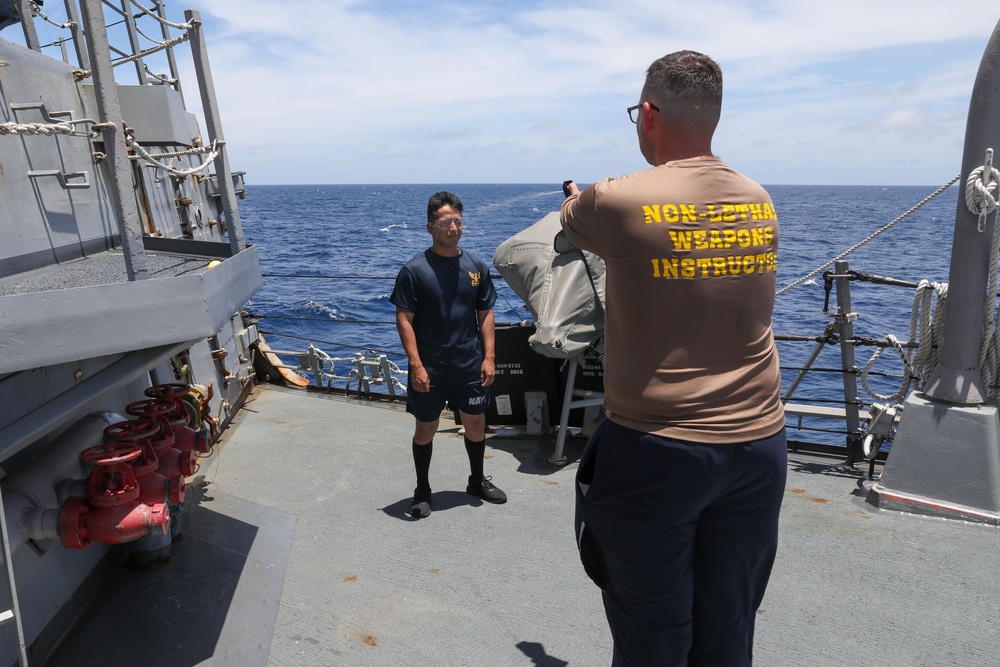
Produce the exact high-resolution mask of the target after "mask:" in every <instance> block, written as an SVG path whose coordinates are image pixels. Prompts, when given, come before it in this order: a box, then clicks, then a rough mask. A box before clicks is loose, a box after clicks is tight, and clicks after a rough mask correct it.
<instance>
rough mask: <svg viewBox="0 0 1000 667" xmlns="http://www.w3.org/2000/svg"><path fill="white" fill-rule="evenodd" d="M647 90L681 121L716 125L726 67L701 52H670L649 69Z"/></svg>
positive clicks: (719, 111)
mask: <svg viewBox="0 0 1000 667" xmlns="http://www.w3.org/2000/svg"><path fill="white" fill-rule="evenodd" d="M646 91H647V93H648V94H649V95H650V96H651V97H652V98H653V99H654V101H656V102H657V103H658V104H660V105H661V107H666V108H667V109H664V111H666V112H667V113H668V114H670V115H671V116H673V117H674V118H675V119H677V120H681V121H682V122H687V123H695V124H699V125H705V124H710V125H711V126H712V127H714V126H715V125H716V124H718V122H719V116H720V115H721V113H722V70H721V69H719V65H718V63H716V62H715V61H714V60H712V59H711V58H709V57H708V56H706V55H705V54H703V53H698V52H697V51H676V52H674V53H668V54H667V55H665V56H663V57H662V58H660V59H659V60H656V61H654V62H653V64H652V65H650V66H649V69H648V70H647V71H646Z"/></svg>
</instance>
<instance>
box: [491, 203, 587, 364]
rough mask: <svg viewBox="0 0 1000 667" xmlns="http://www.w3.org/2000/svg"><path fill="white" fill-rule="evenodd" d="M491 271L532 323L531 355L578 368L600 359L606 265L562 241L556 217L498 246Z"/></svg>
mask: <svg viewBox="0 0 1000 667" xmlns="http://www.w3.org/2000/svg"><path fill="white" fill-rule="evenodd" d="M557 235H558V237H559V239H558V241H557V239H556V237H557ZM493 266H495V267H496V269H497V271H499V272H500V275H501V276H503V278H504V280H505V281H507V284H508V285H510V287H511V289H513V290H514V293H515V294H517V295H518V296H519V297H521V299H522V300H524V303H525V305H526V306H527V307H528V310H529V311H531V315H532V317H534V319H535V333H534V334H533V335H532V336H531V337H530V338H529V339H528V343H529V344H530V345H531V347H532V349H533V350H535V351H536V352H538V353H539V354H543V355H545V356H547V357H554V358H557V359H573V360H575V361H577V362H578V363H580V364H581V365H582V364H586V363H588V362H592V361H593V360H594V359H596V358H597V357H599V356H601V355H602V354H603V353H604V273H605V268H604V260H603V259H601V258H600V257H598V256H597V255H594V254H593V253H589V252H586V251H584V250H580V249H579V248H575V247H573V246H572V245H571V244H570V243H569V241H567V240H566V237H565V236H564V235H563V234H562V227H561V226H560V224H559V214H558V213H555V212H553V213H549V214H548V215H546V216H545V217H544V218H542V219H541V220H539V221H538V222H536V223H535V224H533V225H532V226H530V227H528V228H527V229H525V230H523V231H521V232H518V233H517V234H515V235H514V236H512V237H510V238H509V239H507V240H506V241H504V242H503V243H501V244H500V246H499V247H498V248H497V250H496V252H495V253H493Z"/></svg>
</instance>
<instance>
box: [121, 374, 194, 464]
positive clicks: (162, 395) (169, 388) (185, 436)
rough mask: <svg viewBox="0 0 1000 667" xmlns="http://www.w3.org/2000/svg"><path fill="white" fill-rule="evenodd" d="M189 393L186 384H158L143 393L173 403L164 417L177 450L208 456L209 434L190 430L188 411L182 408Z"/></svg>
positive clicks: (189, 390) (189, 388)
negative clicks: (187, 450)
mask: <svg viewBox="0 0 1000 667" xmlns="http://www.w3.org/2000/svg"><path fill="white" fill-rule="evenodd" d="M190 392H191V387H189V386H188V385H186V384H158V385H154V386H152V387H149V388H148V389H146V391H145V392H144V393H145V394H146V396H149V397H150V398H155V399H167V400H170V401H172V402H173V405H174V409H173V410H172V411H171V412H170V413H169V414H167V415H166V418H167V421H168V422H169V423H170V428H171V429H172V430H173V432H174V437H175V438H176V439H177V445H176V446H177V448H178V449H180V450H185V449H192V450H194V451H197V452H200V453H202V454H208V453H209V452H210V451H212V438H211V434H210V432H209V431H208V430H206V429H202V430H200V431H196V430H195V429H193V428H191V425H190V421H189V417H188V411H187V408H186V407H185V406H184V400H183V397H184V396H187V395H188V394H189V393H190ZM126 411H127V408H126Z"/></svg>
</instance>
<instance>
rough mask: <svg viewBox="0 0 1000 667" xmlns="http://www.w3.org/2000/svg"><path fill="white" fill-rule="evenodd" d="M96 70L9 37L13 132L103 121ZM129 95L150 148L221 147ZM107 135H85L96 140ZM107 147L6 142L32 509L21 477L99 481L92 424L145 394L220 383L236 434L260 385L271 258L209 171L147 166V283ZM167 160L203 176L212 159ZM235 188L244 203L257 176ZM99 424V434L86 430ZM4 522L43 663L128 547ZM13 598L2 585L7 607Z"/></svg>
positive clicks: (13, 417)
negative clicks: (233, 221) (263, 255)
mask: <svg viewBox="0 0 1000 667" xmlns="http://www.w3.org/2000/svg"><path fill="white" fill-rule="evenodd" d="M79 69H80V68H78V67H75V66H72V65H70V64H67V63H64V62H62V61H59V60H55V59H53V58H50V57H48V56H47V55H44V54H42V53H40V52H38V51H36V50H32V49H28V48H25V47H23V46H20V45H18V44H14V43H12V42H10V41H8V40H5V39H3V38H2V37H0V123H18V124H26V125H36V126H41V125H45V124H51V123H59V122H65V121H74V122H75V121H83V119H91V120H92V121H94V122H100V120H101V119H100V118H99V111H98V105H97V103H96V101H95V86H93V85H92V84H91V83H89V82H83V81H81V80H79V79H78V77H77V75H76V73H77V71H78V70H79ZM116 88H117V91H118V97H119V101H120V104H121V114H122V118H123V120H124V121H125V123H126V124H127V125H129V126H130V127H133V128H134V130H135V138H136V140H137V141H138V142H139V143H140V144H141V145H142V146H143V147H144V148H145V149H146V150H147V151H149V152H150V153H153V154H165V153H168V152H170V153H175V152H177V151H183V150H184V149H187V148H192V147H198V146H201V145H203V144H205V145H207V144H208V143H209V140H208V139H207V138H206V137H203V136H202V133H201V131H200V129H199V124H198V121H197V119H196V118H195V116H194V115H192V114H191V113H189V112H187V111H186V109H185V108H184V103H183V99H182V96H181V94H180V93H179V92H178V91H177V90H174V89H173V88H171V87H169V86H166V85H117V86H116ZM92 125H93V123H92V122H80V123H79V124H77V125H75V127H78V128H79V129H80V131H81V135H85V134H86V132H88V131H89V130H90V127H91V126H92ZM106 153H107V150H106V147H105V146H104V145H103V137H102V135H101V134H100V133H97V136H96V137H92V136H76V135H67V134H34V133H15V134H0V479H3V480H4V481H3V482H2V483H0V489H2V490H3V494H4V495H3V497H4V502H5V505H8V506H17V507H20V506H21V504H23V503H24V502H25V501H24V498H23V496H24V494H23V493H22V494H20V495H18V497H16V498H15V497H14V496H15V495H17V494H13V493H12V492H11V491H9V490H8V485H7V481H8V480H11V479H24V478H30V479H31V480H36V479H45V480H47V482H46V483H57V482H60V481H65V480H61V479H55V478H64V477H65V478H74V479H80V478H83V477H84V476H85V475H86V470H84V468H83V466H82V464H80V462H79V457H78V453H79V451H81V450H83V449H86V448H87V447H90V446H93V445H95V444H99V433H100V429H98V428H96V426H94V424H97V425H99V423H98V422H95V421H94V420H95V418H94V417H93V416H92V415H94V414H102V415H103V417H101V419H103V420H105V421H114V420H115V419H124V418H126V417H127V415H125V411H124V408H125V406H126V405H128V404H129V403H131V402H134V401H138V400H142V399H144V398H146V397H145V396H144V394H143V391H144V389H145V388H147V387H149V386H150V385H151V384H158V383H174V382H184V383H190V384H199V385H202V386H205V387H208V388H209V389H210V391H211V393H212V398H211V399H210V400H209V410H210V414H211V416H212V417H213V419H215V421H216V422H217V423H218V424H220V425H222V424H225V423H226V422H227V421H228V420H229V419H230V418H231V417H232V416H233V414H235V411H236V410H237V409H238V406H239V404H240V402H241V401H242V398H243V397H245V395H246V393H247V392H248V391H249V390H250V389H251V388H252V382H253V379H252V362H251V358H252V350H251V346H252V345H253V344H254V343H255V342H256V339H257V334H256V330H255V328H254V327H253V326H249V327H248V326H246V325H245V324H244V323H243V320H242V317H241V314H240V310H241V308H242V307H243V305H244V304H245V303H246V302H247V301H248V300H249V299H250V297H251V296H252V295H253V294H255V293H256V291H257V290H258V289H260V287H261V286H262V278H261V275H260V268H259V264H258V261H257V252H256V249H255V248H253V247H252V246H251V247H248V248H234V247H233V244H231V243H230V242H229V241H227V240H226V233H225V231H226V230H225V229H224V228H225V223H226V221H225V213H224V207H223V205H222V199H223V196H222V193H221V192H220V190H222V189H223V187H222V186H225V184H221V185H220V183H219V182H218V180H217V179H216V177H215V176H214V175H210V174H209V173H208V171H207V170H205V171H204V172H202V173H201V174H195V175H191V176H180V177H178V176H175V175H172V174H170V173H168V172H167V171H164V170H163V169H161V168H159V167H156V166H154V165H152V164H150V163H149V162H147V161H145V160H131V161H130V167H131V180H132V184H133V192H132V193H131V195H130V196H128V197H126V198H125V199H126V200H127V203H129V204H130V203H133V202H134V205H135V206H136V207H137V209H138V217H139V220H140V223H141V225H142V230H143V238H142V241H143V243H142V245H143V248H140V249H139V250H138V252H141V253H143V254H144V255H145V258H146V260H147V262H148V266H149V268H150V271H149V278H148V279H146V280H131V281H130V280H129V275H128V271H127V270H126V266H125V260H124V257H123V254H124V253H123V250H122V245H121V244H122V233H121V227H120V222H119V212H118V211H117V210H116V205H115V201H114V196H113V192H112V183H111V173H110V171H109V169H111V168H113V164H111V163H110V160H107V159H105V155H106ZM160 159H161V160H162V161H164V162H168V163H169V164H170V165H171V166H174V167H177V168H182V169H187V168H191V167H195V166H197V165H199V164H201V162H202V161H203V160H205V157H204V155H203V154H193V155H183V156H170V157H166V158H160ZM232 180H233V185H232V190H233V191H234V192H235V194H236V195H240V196H241V195H242V174H241V173H238V172H237V173H235V174H234V175H233V179H232ZM230 194H232V193H230ZM240 239H242V235H241V234H240ZM216 261H217V262H219V263H217V264H215V262H216ZM209 263H213V266H212V267H209ZM88 415H91V416H90V417H88ZM98 421H99V420H98ZM83 423H88V424H90V426H89V427H88V428H86V429H82V430H81V428H80V425H81V424H83ZM81 433H86V437H83V436H81V435H80V434H81ZM95 434H96V435H95ZM95 438H97V440H96V441H95ZM67 439H70V440H73V441H74V442H73V443H72V444H70V445H69V446H68V447H67V445H66V440H67ZM76 439H79V441H78V442H77V441H76ZM64 449H65V450H66V451H67V452H69V453H68V454H67V455H66V456H65V457H63V459H64V460H58V462H57V463H53V461H54V460H56V459H58V457H57V456H56V454H55V453H56V452H57V451H58V452H62V451H63V450H64ZM39 467H43V468H45V469H44V470H39V469H38V468H39ZM32 483H34V481H33V482H32ZM50 491H51V489H49V488H46V489H45V491H44V492H40V493H29V494H28V495H30V496H32V499H31V502H36V503H41V504H42V505H44V506H42V507H39V509H56V507H58V506H56V507H52V506H51V505H52V502H53V501H52V500H51V499H50V498H54V497H55V496H54V495H52V494H50ZM19 503H20V504H19ZM5 515H6V516H7V518H8V524H11V527H10V528H9V530H10V532H11V538H10V539H11V548H12V558H11V563H12V565H13V568H14V571H15V577H16V579H17V582H18V587H19V588H18V593H19V595H18V597H19V599H20V616H21V623H22V625H23V630H24V639H25V642H26V644H27V645H28V647H29V655H30V656H31V658H32V661H33V662H38V661H39V660H40V659H43V658H44V656H45V655H47V654H48V652H49V651H50V650H51V649H52V647H53V646H54V645H55V644H56V643H57V642H58V640H59V638H60V637H61V635H62V633H63V632H64V631H65V629H66V628H67V627H68V626H69V624H70V623H72V621H73V619H74V617H75V616H76V615H77V614H78V613H80V612H81V610H83V609H84V608H85V606H86V604H87V602H88V600H87V595H88V592H89V591H92V590H95V586H94V583H95V580H97V579H99V578H100V577H101V576H102V575H104V574H107V573H108V572H109V571H110V567H111V566H110V564H112V563H114V562H117V560H118V559H120V557H121V556H120V555H121V553H122V550H121V549H120V548H116V547H108V546H105V545H102V544H98V543H96V542H95V543H94V544H93V545H92V546H90V547H89V548H87V549H79V550H73V549H66V548H64V547H63V546H62V544H61V543H60V541H59V540H58V539H50V540H27V539H26V538H25V535H24V534H23V533H22V532H19V531H18V528H19V524H18V521H19V517H17V516H11V513H10V510H9V511H8V512H7V513H6V514H5ZM11 601H12V600H11V598H10V595H9V593H8V592H7V588H6V587H4V586H0V609H9V608H11ZM0 637H2V638H3V641H0V663H2V664H12V663H14V662H15V661H17V660H18V650H19V647H18V645H17V640H16V638H15V637H14V633H13V627H12V624H10V623H8V624H4V625H2V626H0Z"/></svg>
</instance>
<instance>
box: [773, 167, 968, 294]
mask: <svg viewBox="0 0 1000 667" xmlns="http://www.w3.org/2000/svg"><path fill="white" fill-rule="evenodd" d="M959 178H961V176H960V175H959V176H956V177H954V178H953V179H951V180H950V181H948V182H947V183H945V184H944V185H942V186H941V187H940V188H938V189H937V190H935V191H934V192H932V193H931V194H929V195H927V196H926V197H924V198H923V199H922V200H921V201H920V202H918V203H917V204H916V205H915V206H914V207H913V208H911V209H910V210H909V211H906V212H905V213H903V214H902V215H901V216H899V217H898V218H896V219H895V220H893V221H892V222H890V223H888V224H886V225H885V226H883V227H882V228H881V229H878V230H877V231H875V232H873V233H872V234H870V235H869V236H868V237H867V238H865V239H864V240H862V241H861V242H859V243H856V244H855V245H853V246H851V247H850V248H848V249H847V250H845V251H844V252H842V253H840V254H839V255H837V256H836V257H834V258H833V259H831V260H830V261H829V262H827V263H826V264H824V265H823V266H820V267H819V268H817V269H815V270H814V271H810V272H809V273H807V274H806V275H804V276H802V277H801V278H799V279H798V280H796V281H795V282H793V283H791V284H790V285H786V286H785V287H782V288H781V289H780V290H778V291H777V292H775V296H781V295H782V294H784V293H785V292H787V291H788V290H790V289H792V288H793V287H798V286H799V285H801V284H802V283H804V282H806V281H807V280H809V279H810V278H813V277H815V276H817V275H819V274H820V273H821V272H822V271H823V269H825V268H826V267H828V266H830V265H831V264H834V263H835V262H837V261H838V260H841V259H843V258H845V257H847V256H848V255H850V254H851V253H852V252H854V251H855V250H857V249H858V248H860V247H861V246H863V245H865V244H867V243H869V242H871V241H873V240H874V239H875V237H877V236H879V235H880V234H882V233H884V232H887V231H889V230H890V229H891V228H892V227H894V226H895V225H896V224H897V223H899V222H901V221H902V220H903V219H904V218H906V217H909V216H910V215H912V214H914V213H916V212H917V209H919V208H920V207H922V206H924V205H925V204H927V203H928V202H929V201H931V200H932V199H934V198H935V197H937V196H938V195H939V194H941V193H942V192H944V191H945V190H947V189H948V188H950V187H951V186H953V185H954V184H955V183H957V182H958V179H959Z"/></svg>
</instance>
